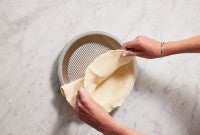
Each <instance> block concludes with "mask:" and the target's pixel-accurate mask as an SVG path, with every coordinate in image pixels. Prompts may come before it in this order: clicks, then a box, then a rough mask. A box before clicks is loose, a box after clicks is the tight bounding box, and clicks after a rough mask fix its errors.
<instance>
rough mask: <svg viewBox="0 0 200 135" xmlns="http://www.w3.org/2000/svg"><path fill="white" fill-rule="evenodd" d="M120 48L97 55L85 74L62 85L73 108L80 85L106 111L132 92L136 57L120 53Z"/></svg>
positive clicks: (121, 101)
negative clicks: (124, 55)
mask: <svg viewBox="0 0 200 135" xmlns="http://www.w3.org/2000/svg"><path fill="white" fill-rule="evenodd" d="M121 53H122V50H110V51H108V52H107V53H104V54H102V55H100V56H99V57H97V58H96V59H95V60H94V61H93V62H92V63H91V64H90V65H89V66H88V68H87V69H86V71H85V76H84V77H83V78H80V79H78V80H76V81H74V82H71V83H68V84H65V85H63V86H62V87H61V93H62V94H63V95H64V96H65V97H66V99H67V101H68V102H69V104H70V105H71V106H72V107H74V106H75V103H76V95H77V92H78V90H79V89H80V88H81V87H84V89H85V90H87V91H88V92H89V93H90V95H91V96H92V98H93V99H94V100H95V101H96V102H97V103H98V104H100V105H101V106H102V107H103V108H104V109H106V111H107V112H111V111H112V110H113V109H114V108H116V107H118V106H121V105H122V103H123V102H124V100H125V99H126V97H127V96H128V95H129V93H130V92H131V90H132V88H133V85H134V82H135V78H136V69H135V68H136V66H135V65H136V59H135V57H133V56H127V57H123V56H121Z"/></svg>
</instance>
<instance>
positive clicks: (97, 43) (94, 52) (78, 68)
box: [58, 32, 121, 85]
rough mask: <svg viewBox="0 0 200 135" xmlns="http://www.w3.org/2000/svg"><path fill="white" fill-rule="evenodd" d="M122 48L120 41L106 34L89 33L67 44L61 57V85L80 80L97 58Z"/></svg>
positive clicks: (59, 69) (59, 67)
mask: <svg viewBox="0 0 200 135" xmlns="http://www.w3.org/2000/svg"><path fill="white" fill-rule="evenodd" d="M120 48H121V43H120V42H119V40H118V39H117V38H116V37H114V36H112V35H110V34H108V33H105V32H87V33H84V34H81V35H79V36H77V37H75V38H73V39H72V40H71V41H69V42H68V43H67V44H66V46H65V47H64V49H63V50H62V52H61V54H60V57H59V61H58V76H59V80H60V83H61V84H62V85H63V84H66V83H69V82H72V81H75V80H77V79H80V78H81V77H83V76H84V73H85V70H86V68H87V66H88V65H89V64H90V63H91V62H92V61H93V60H94V59H95V58H97V57H98V56H99V55H101V54H103V53H105V52H107V51H108V50H115V49H120ZM102 66H103V65H102Z"/></svg>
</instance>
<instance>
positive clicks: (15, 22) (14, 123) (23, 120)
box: [0, 0, 200, 135]
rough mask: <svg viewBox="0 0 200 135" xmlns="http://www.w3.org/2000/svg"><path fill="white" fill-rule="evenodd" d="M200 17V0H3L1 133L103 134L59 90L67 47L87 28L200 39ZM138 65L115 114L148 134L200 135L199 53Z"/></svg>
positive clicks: (168, 38)
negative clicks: (61, 55) (59, 67)
mask: <svg viewBox="0 0 200 135" xmlns="http://www.w3.org/2000/svg"><path fill="white" fill-rule="evenodd" d="M199 13H200V1H199V0H190V1H188V0H152V1H149V0H126V1H125V0H110V1H106V0H73V1H72V0H1V1H0V71H1V74H0V95H1V96H0V110H1V111H0V131H1V134H2V135H83V134H85V135H99V134H100V133H99V132H97V131H96V130H94V129H92V128H91V127H89V126H87V125H86V124H84V123H82V122H80V121H79V120H78V119H77V118H76V117H75V116H74V115H73V110H72V108H71V107H70V106H69V105H68V103H67V102H66V101H65V98H64V97H62V96H61V95H60V93H59V87H60V84H59V81H58V76H57V60H58V55H59V53H60V52H61V50H62V48H63V47H64V46H65V44H66V42H67V41H69V40H70V39H71V38H73V37H74V36H76V35H78V34H81V33H83V32H87V31H104V32H108V33H110V34H113V35H114V36H116V37H118V38H119V39H120V40H121V41H122V42H124V41H127V40H130V39H133V38H134V37H136V36H137V35H141V34H142V35H146V36H149V37H152V38H155V39H157V40H159V41H174V40H180V39H183V38H187V37H190V36H193V35H197V34H199V32H200V14H199ZM137 61H138V65H137V69H138V76H137V80H136V83H135V87H134V88H133V90H132V92H131V94H130V96H129V97H128V98H127V100H126V101H125V103H124V104H123V106H122V107H120V108H118V109H117V110H116V111H114V112H113V113H112V116H113V117H114V118H115V119H117V120H118V121H120V122H122V123H124V124H126V125H128V126H129V127H131V128H135V129H137V130H140V131H143V132H145V133H147V134H150V135H151V134H152V135H199V134H200V54H181V55H174V56H169V57H166V58H163V59H154V60H147V59H142V58H137Z"/></svg>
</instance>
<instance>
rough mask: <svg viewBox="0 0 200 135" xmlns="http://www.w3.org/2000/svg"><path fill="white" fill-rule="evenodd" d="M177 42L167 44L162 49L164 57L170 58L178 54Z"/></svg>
mask: <svg viewBox="0 0 200 135" xmlns="http://www.w3.org/2000/svg"><path fill="white" fill-rule="evenodd" d="M176 44H177V43H176V42H165V43H164V44H163V47H162V56H163V57H164V56H169V55H172V54H175V53H177V45H176Z"/></svg>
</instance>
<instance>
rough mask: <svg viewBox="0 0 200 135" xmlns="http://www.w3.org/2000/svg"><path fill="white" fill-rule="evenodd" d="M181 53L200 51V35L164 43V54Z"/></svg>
mask: <svg viewBox="0 0 200 135" xmlns="http://www.w3.org/2000/svg"><path fill="white" fill-rule="evenodd" d="M179 53H200V36H195V37H192V38H189V39H185V40H181V41H175V42H166V43H165V44H164V46H163V56H168V55H172V54H179Z"/></svg>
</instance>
